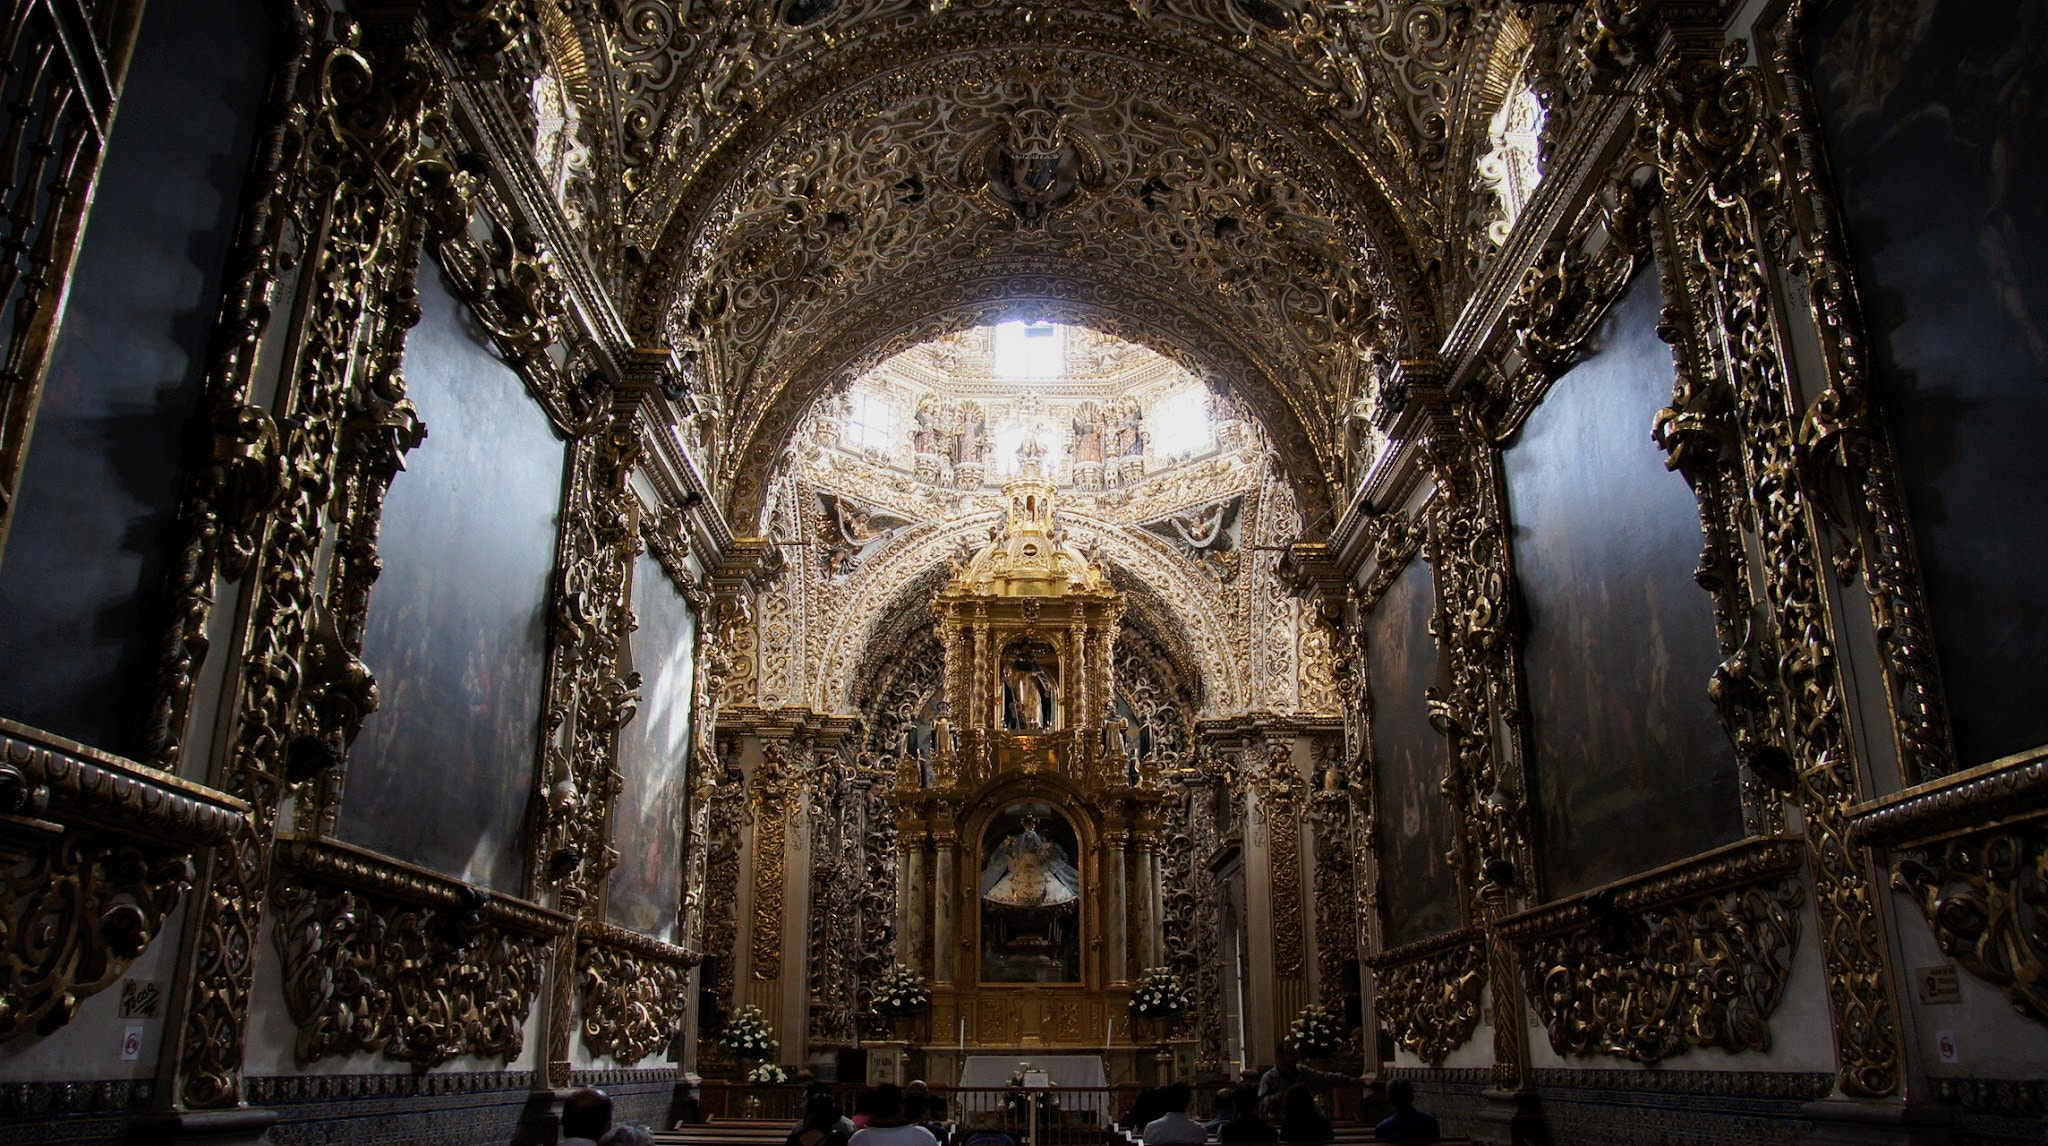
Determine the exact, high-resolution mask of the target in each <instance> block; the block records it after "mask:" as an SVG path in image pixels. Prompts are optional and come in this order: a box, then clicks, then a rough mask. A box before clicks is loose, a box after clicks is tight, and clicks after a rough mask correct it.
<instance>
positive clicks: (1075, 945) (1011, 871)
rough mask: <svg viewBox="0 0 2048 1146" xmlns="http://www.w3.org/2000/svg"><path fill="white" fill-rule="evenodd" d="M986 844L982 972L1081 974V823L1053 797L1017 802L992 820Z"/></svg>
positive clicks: (989, 976) (985, 975) (1034, 979)
mask: <svg viewBox="0 0 2048 1146" xmlns="http://www.w3.org/2000/svg"><path fill="white" fill-rule="evenodd" d="M982 848H983V856H984V858H983V861H982V865H981V878H980V881H979V884H978V887H979V889H980V900H981V916H982V927H981V948H982V973H981V977H982V979H983V980H984V981H987V982H996V983H1071V982H1076V981H1078V980H1079V979H1080V938H1081V937H1080V923H1079V908H1080V899H1081V872H1080V870H1079V869H1078V868H1077V867H1076V866H1075V865H1074V861H1073V857H1074V855H1075V854H1076V850H1077V841H1076V840H1075V837H1074V832H1073V828H1072V827H1071V826H1070V825H1069V824H1068V823H1067V822H1066V820H1065V819H1063V818H1062V817H1061V816H1060V815H1059V814H1058V813H1056V812H1054V811H1053V810H1052V809H1051V808H1050V807H1048V806H1047V805H1045V804H1041V803H1035V802H1033V803H1024V804H1016V805H1012V806H1011V807H1009V808H1007V809H1005V810H1004V811H1003V813H1002V814H1001V815H1000V816H997V817H996V818H995V819H994V820H993V821H992V822H991V823H990V824H989V826H988V828H987V830H986V831H985V832H984V833H983V835H982Z"/></svg>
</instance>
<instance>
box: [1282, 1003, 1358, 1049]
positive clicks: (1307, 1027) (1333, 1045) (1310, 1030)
mask: <svg viewBox="0 0 2048 1146" xmlns="http://www.w3.org/2000/svg"><path fill="white" fill-rule="evenodd" d="M1287 1041H1288V1042H1290V1043H1293V1044H1294V1049H1295V1050H1296V1051H1299V1052H1300V1053H1301V1054H1302V1056H1303V1057H1305V1058H1322V1057H1323V1056H1325V1055H1329V1054H1333V1053H1335V1052H1336V1050H1337V1048H1338V1047H1339V1046H1340V1045H1342V1043H1343V1042H1344V1032H1343V1031H1342V1030H1341V1029H1340V1028H1339V1027H1338V1025H1337V1016H1336V1014H1335V1013H1333V1012H1332V1011H1331V1010H1330V1009H1329V1008H1328V1007H1325V1006H1323V1005H1321V1004H1320V1003H1310V1004H1309V1005H1308V1006H1306V1007H1303V1008H1302V1009H1301V1015H1300V1016H1299V1017H1298V1018H1296V1019H1295V1020H1294V1022H1293V1023H1291V1024H1289V1026H1288V1028H1287Z"/></svg>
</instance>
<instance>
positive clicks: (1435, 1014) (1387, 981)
mask: <svg viewBox="0 0 2048 1146" xmlns="http://www.w3.org/2000/svg"><path fill="white" fill-rule="evenodd" d="M1366 964H1367V966H1369V967H1371V968H1372V971H1373V983H1374V986H1375V987H1376V992H1375V994H1374V996H1373V1003H1374V1007H1375V1009H1376V1010H1377V1011H1378V1013H1379V1019H1380V1025H1381V1026H1382V1027H1383V1028H1385V1029H1386V1031H1387V1033H1388V1034H1390V1035H1392V1036H1393V1038H1394V1041H1395V1042H1396V1043H1398V1044H1400V1045H1401V1046H1404V1047H1407V1048H1408V1049H1409V1050H1410V1051H1412V1052H1414V1054H1415V1055H1416V1057H1418V1058H1420V1059H1422V1061H1424V1062H1426V1063H1428V1064H1429V1065H1431V1066H1442V1065H1443V1062H1444V1059H1445V1058H1447V1057H1449V1056H1450V1053H1451V1052H1452V1051H1454V1050H1456V1049H1458V1048H1459V1047H1461V1046H1464V1045H1465V1044H1466V1043H1467V1042H1469V1041H1471V1038H1472V1032H1473V1031H1475V1030H1477V1029H1478V1028H1479V1018H1480V1006H1479V1004H1480V999H1481V996H1482V995H1484V994H1485V991H1486V978H1487V975H1486V971H1487V958H1486V943H1485V940H1484V936H1483V935H1482V934H1481V932H1480V931H1479V930H1478V929H1476V928H1466V929H1464V930H1461V931H1453V932H1450V933H1448V934H1445V935H1440V936H1437V937H1435V938H1431V939H1425V940H1423V941H1422V942H1420V943H1410V944H1408V945H1407V946H1405V947H1396V948H1394V949H1393V950H1391V951H1384V952H1381V953H1380V954H1378V955H1375V956H1373V957H1372V958H1371V959H1368V960H1367V961H1366Z"/></svg>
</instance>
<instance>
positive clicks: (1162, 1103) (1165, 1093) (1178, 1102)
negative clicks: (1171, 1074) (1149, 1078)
mask: <svg viewBox="0 0 2048 1146" xmlns="http://www.w3.org/2000/svg"><path fill="white" fill-rule="evenodd" d="M1194 1097H1195V1092H1194V1091H1192V1090H1189V1089H1188V1084H1187V1083H1185V1082H1176V1083H1174V1084H1173V1085H1172V1086H1169V1087H1165V1088H1163V1089H1162V1090H1161V1091H1160V1092H1159V1108H1160V1109H1161V1110H1164V1111H1166V1112H1167V1113H1168V1114H1186V1113H1187V1112H1188V1103H1189V1102H1191V1101H1193V1100H1194Z"/></svg>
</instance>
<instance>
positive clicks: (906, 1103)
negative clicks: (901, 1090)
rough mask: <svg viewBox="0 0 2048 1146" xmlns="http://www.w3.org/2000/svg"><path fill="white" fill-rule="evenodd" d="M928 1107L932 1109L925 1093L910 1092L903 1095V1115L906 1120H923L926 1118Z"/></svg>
mask: <svg viewBox="0 0 2048 1146" xmlns="http://www.w3.org/2000/svg"><path fill="white" fill-rule="evenodd" d="M928 1109H930V1106H929V1104H928V1103H927V1102H926V1101H925V1096H924V1095H922V1094H910V1093H908V1092H906V1093H905V1094H904V1095H903V1117H904V1120H905V1121H908V1122H923V1121H924V1120H925V1112H926V1111H927V1110H928Z"/></svg>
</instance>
